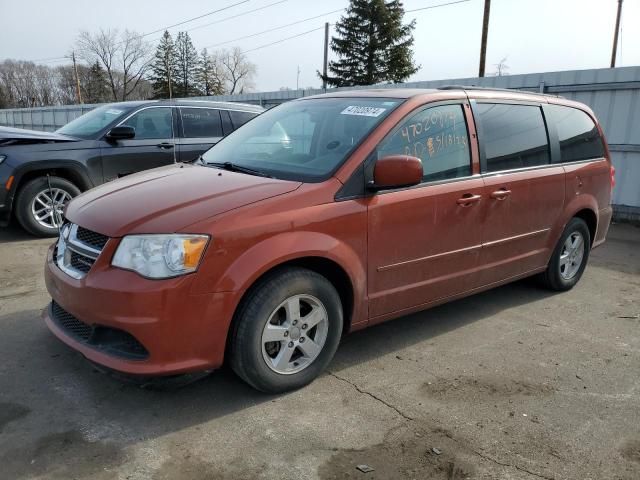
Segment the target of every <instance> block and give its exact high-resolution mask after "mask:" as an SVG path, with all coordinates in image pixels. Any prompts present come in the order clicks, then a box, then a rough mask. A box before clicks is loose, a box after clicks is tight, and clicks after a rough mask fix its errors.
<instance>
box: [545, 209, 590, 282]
mask: <svg viewBox="0 0 640 480" xmlns="http://www.w3.org/2000/svg"><path fill="white" fill-rule="evenodd" d="M576 239H581V242H582V249H581V250H580V249H578V250H576V251H572V250H571V248H569V247H570V245H572V244H574V241H575V240H576ZM590 250H591V234H590V233H589V227H587V224H586V223H585V221H584V220H582V219H581V218H577V217H574V218H572V219H571V221H569V223H568V224H567V226H566V228H565V229H564V232H563V233H562V236H561V237H560V240H558V244H557V245H556V248H555V249H554V251H553V254H552V255H551V260H549V265H548V266H547V270H546V271H545V272H543V273H542V274H541V276H540V280H541V281H542V283H543V285H544V286H545V287H547V288H549V289H551V290H555V291H558V292H562V291H566V290H570V289H572V288H573V287H574V286H575V285H576V284H577V283H578V281H579V280H580V278H581V277H582V274H583V273H584V269H585V268H586V266H587V262H588V260H589V252H590ZM580 252H581V253H580ZM567 255H568V257H567Z"/></svg>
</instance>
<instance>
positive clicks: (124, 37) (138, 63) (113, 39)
mask: <svg viewBox="0 0 640 480" xmlns="http://www.w3.org/2000/svg"><path fill="white" fill-rule="evenodd" d="M76 45H77V47H78V51H79V53H80V56H81V58H83V59H84V60H85V61H86V62H87V64H89V65H93V64H94V63H95V62H96V61H98V62H99V63H100V64H101V65H102V66H103V67H104V69H105V72H106V75H107V80H108V83H109V88H110V90H111V94H112V95H113V99H114V100H116V101H117V100H127V99H128V98H129V97H130V95H131V94H132V93H133V92H134V91H136V88H137V87H138V85H139V84H140V82H141V81H142V79H143V78H144V76H145V74H146V73H147V71H148V70H149V68H150V64H151V63H150V62H151V53H152V49H151V46H150V45H149V44H147V43H146V42H145V41H144V40H143V39H142V37H141V36H140V34H138V33H136V32H132V31H130V30H125V31H123V32H122V33H120V32H119V31H118V30H117V29H116V30H100V32H98V33H95V34H92V33H90V32H87V31H83V32H81V33H80V35H79V36H78V39H77V41H76Z"/></svg>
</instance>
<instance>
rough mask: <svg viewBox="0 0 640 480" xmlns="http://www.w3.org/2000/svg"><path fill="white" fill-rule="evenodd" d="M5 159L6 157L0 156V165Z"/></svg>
mask: <svg viewBox="0 0 640 480" xmlns="http://www.w3.org/2000/svg"><path fill="white" fill-rule="evenodd" d="M6 159H7V156H6V155H0V163H2V162H4V161H5V160H6Z"/></svg>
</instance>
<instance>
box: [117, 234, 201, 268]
mask: <svg viewBox="0 0 640 480" xmlns="http://www.w3.org/2000/svg"><path fill="white" fill-rule="evenodd" d="M208 242H209V236H208V235H182V234H169V235H127V236H126V237H124V238H123V239H122V240H121V241H120V245H118V249H117V250H116V253H115V255H114V256H113V260H112V261H111V265H112V266H114V267H119V268H124V269H125V270H133V271H134V272H137V273H139V274H140V275H142V276H143V277H148V278H170V277H177V276H179V275H184V274H186V273H190V272H195V271H196V269H197V268H198V265H199V264H200V260H201V259H202V254H203V253H204V249H205V248H206V246H207V243H208Z"/></svg>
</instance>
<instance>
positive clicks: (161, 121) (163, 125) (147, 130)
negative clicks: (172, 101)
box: [122, 107, 173, 140]
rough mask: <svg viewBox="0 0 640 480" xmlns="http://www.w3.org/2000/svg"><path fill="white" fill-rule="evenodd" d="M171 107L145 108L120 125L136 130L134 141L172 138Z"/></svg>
mask: <svg viewBox="0 0 640 480" xmlns="http://www.w3.org/2000/svg"><path fill="white" fill-rule="evenodd" d="M171 124H172V117H171V107H153V108H146V109H144V110H141V111H139V112H138V113H136V114H134V115H133V116H132V117H130V118H129V119H128V120H126V121H125V122H123V123H122V125H127V126H129V127H133V128H135V129H136V136H135V139H136V140H150V139H166V138H172V137H173V128H172V127H171Z"/></svg>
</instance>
